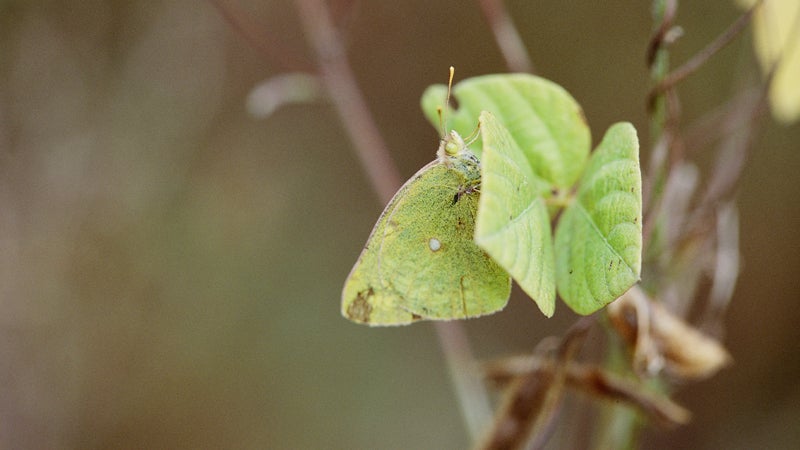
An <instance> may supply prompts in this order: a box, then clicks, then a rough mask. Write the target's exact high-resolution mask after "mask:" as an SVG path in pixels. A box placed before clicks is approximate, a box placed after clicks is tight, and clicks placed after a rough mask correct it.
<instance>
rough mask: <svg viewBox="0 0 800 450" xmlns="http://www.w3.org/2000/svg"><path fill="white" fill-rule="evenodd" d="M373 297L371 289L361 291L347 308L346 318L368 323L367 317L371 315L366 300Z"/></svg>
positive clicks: (373, 293) (370, 307)
mask: <svg viewBox="0 0 800 450" xmlns="http://www.w3.org/2000/svg"><path fill="white" fill-rule="evenodd" d="M373 295H375V291H373V290H372V288H369V289H367V290H364V291H361V292H359V293H358V295H357V296H356V299H355V300H353V303H350V306H348V307H347V317H349V318H350V319H352V320H355V321H357V322H362V323H369V316H370V314H372V305H370V304H369V301H368V299H369V298H370V297H372V296H373Z"/></svg>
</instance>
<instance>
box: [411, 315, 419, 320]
mask: <svg viewBox="0 0 800 450" xmlns="http://www.w3.org/2000/svg"><path fill="white" fill-rule="evenodd" d="M420 319H422V316H420V315H419V314H414V313H411V320H420Z"/></svg>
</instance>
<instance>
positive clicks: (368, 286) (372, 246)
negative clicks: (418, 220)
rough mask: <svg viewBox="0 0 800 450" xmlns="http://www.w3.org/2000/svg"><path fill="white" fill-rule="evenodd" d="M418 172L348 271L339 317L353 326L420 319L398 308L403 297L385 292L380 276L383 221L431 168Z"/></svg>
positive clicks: (383, 216)
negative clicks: (410, 188)
mask: <svg viewBox="0 0 800 450" xmlns="http://www.w3.org/2000/svg"><path fill="white" fill-rule="evenodd" d="M435 163H436V162H435V161H434V162H432V163H430V164H428V165H427V166H425V167H423V168H422V169H420V170H419V171H418V172H417V173H416V174H415V175H414V176H413V177H411V178H410V179H409V180H408V181H406V183H405V184H404V185H403V186H402V187H401V188H400V189H399V190H398V191H397V193H395V194H394V197H392V199H391V200H390V201H389V204H388V205H386V208H385V209H384V210H383V213H381V216H380V217H379V218H378V222H377V223H376V224H375V227H374V228H373V229H372V233H370V235H369V238H367V244H366V245H365V246H364V250H362V251H361V255H360V256H359V257H358V261H356V263H355V265H354V266H353V269H352V270H351V271H350V275H348V277H347V280H346V281H345V284H344V289H343V290H342V315H343V316H344V317H346V318H348V319H350V320H352V321H353V322H358V323H363V324H367V325H372V326H377V325H406V324H409V323H411V322H414V321H416V320H419V319H421V317H419V316H415V315H414V314H412V313H411V312H409V311H407V310H405V309H403V308H402V307H401V306H400V303H401V302H402V300H403V299H402V296H401V295H399V294H398V293H397V292H395V291H394V290H392V289H388V288H387V287H386V286H385V285H384V283H383V281H382V280H381V276H380V273H379V270H378V268H379V265H378V264H379V263H378V261H379V258H378V256H379V251H380V249H381V246H382V242H383V236H384V235H385V230H386V221H387V218H388V216H389V215H390V214H391V212H392V211H395V209H396V208H397V205H398V203H400V202H401V201H402V200H403V199H405V198H406V193H407V192H408V190H409V187H410V186H411V185H413V184H414V183H415V182H416V180H418V179H419V178H420V177H421V176H422V175H423V174H424V173H425V172H426V171H427V170H428V169H429V168H430V167H431V166H432V165H434V164H435Z"/></svg>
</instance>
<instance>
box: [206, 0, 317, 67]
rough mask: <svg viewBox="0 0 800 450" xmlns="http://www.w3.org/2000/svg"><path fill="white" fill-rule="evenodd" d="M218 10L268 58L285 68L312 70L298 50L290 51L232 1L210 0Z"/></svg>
mask: <svg viewBox="0 0 800 450" xmlns="http://www.w3.org/2000/svg"><path fill="white" fill-rule="evenodd" d="M210 1H211V4H212V5H214V7H216V8H217V11H219V13H220V14H221V15H222V17H223V18H225V20H227V21H228V23H229V24H230V26H231V28H233V29H234V30H236V31H237V32H238V33H239V34H240V35H241V36H242V37H243V38H244V39H245V40H246V41H247V42H248V43H249V44H250V45H251V46H252V47H253V48H255V49H256V50H258V51H259V52H260V53H261V54H262V55H263V56H264V57H265V58H266V59H267V60H270V61H273V62H276V63H277V64H279V65H280V66H281V67H282V68H283V69H284V70H287V71H291V72H311V71H312V70H313V68H314V67H313V65H312V64H311V63H310V62H309V61H308V60H307V59H305V58H302V57H300V56H297V55H298V52H296V51H290V50H289V49H287V48H285V46H284V45H282V43H281V40H280V39H278V37H277V36H275V35H273V34H272V33H270V32H269V31H268V30H266V29H264V27H262V26H260V25H259V24H257V23H255V22H254V21H252V20H250V19H249V15H248V14H247V13H245V12H243V11H241V10H240V9H238V8H237V7H236V6H234V5H232V4H231V3H230V2H226V1H224V0H210Z"/></svg>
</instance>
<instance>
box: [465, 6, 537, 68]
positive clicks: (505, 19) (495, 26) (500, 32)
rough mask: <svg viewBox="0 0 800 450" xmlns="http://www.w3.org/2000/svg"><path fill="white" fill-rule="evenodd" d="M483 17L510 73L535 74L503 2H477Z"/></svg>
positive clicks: (526, 51)
mask: <svg viewBox="0 0 800 450" xmlns="http://www.w3.org/2000/svg"><path fill="white" fill-rule="evenodd" d="M478 3H479V4H480V6H481V10H482V11H483V16H484V17H485V18H486V21H487V22H488V23H489V27H490V28H491V29H492V33H494V40H495V41H496V42H497V46H498V47H499V48H500V53H501V54H502V55H503V58H505V60H506V66H507V67H508V70H510V71H512V72H527V73H535V69H534V68H533V62H532V61H531V59H530V56H528V50H527V49H526V48H525V43H524V42H523V40H522V38H521V37H520V35H519V32H517V28H516V27H515V26H514V21H513V20H511V15H510V14H509V13H508V10H507V9H506V6H505V4H504V3H503V0H478Z"/></svg>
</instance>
